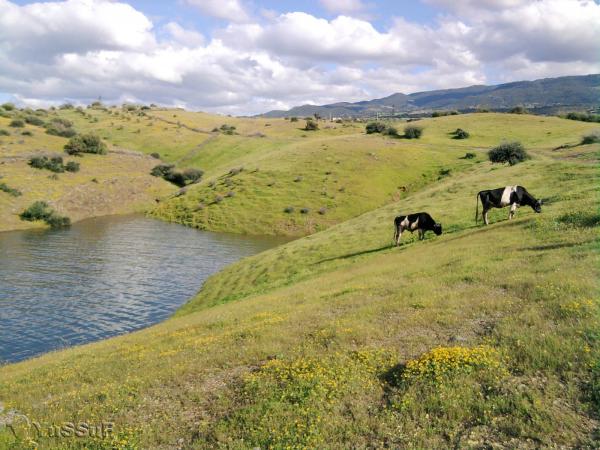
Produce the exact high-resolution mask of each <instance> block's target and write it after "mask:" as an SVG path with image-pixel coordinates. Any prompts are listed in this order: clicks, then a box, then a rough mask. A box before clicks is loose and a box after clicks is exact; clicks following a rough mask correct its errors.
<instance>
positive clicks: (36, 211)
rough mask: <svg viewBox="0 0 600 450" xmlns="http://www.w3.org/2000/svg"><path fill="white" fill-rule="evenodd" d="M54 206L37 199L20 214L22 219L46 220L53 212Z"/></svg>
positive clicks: (29, 220)
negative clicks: (51, 206)
mask: <svg viewBox="0 0 600 450" xmlns="http://www.w3.org/2000/svg"><path fill="white" fill-rule="evenodd" d="M52 212H53V211H52V208H50V206H49V205H48V203H46V202H43V201H37V202H34V203H32V204H31V205H29V207H28V208H27V209H26V210H25V211H23V212H22V213H21V214H19V217H20V218H21V220H26V221H28V222H33V221H35V220H46V219H47V218H48V217H50V214H52Z"/></svg>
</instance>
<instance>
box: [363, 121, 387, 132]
mask: <svg viewBox="0 0 600 450" xmlns="http://www.w3.org/2000/svg"><path fill="white" fill-rule="evenodd" d="M385 129H386V126H385V123H383V122H369V123H368V124H367V126H366V127H365V131H366V132H367V134H373V133H383V131H385Z"/></svg>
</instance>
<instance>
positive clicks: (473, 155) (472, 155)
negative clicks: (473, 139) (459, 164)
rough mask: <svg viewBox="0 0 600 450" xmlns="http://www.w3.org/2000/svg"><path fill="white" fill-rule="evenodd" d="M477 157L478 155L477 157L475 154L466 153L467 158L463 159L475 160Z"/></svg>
mask: <svg viewBox="0 0 600 450" xmlns="http://www.w3.org/2000/svg"><path fill="white" fill-rule="evenodd" d="M475 156H477V155H475V153H470V152H467V153H465V156H463V159H473V158H475Z"/></svg>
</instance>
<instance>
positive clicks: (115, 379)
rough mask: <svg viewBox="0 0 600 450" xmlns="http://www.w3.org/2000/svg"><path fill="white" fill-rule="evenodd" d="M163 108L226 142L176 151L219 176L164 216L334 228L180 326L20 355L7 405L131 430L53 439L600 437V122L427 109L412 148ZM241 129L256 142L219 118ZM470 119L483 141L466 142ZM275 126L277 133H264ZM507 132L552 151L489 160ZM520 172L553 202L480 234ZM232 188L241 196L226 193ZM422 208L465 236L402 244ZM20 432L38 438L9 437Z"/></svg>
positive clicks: (378, 441)
mask: <svg viewBox="0 0 600 450" xmlns="http://www.w3.org/2000/svg"><path fill="white" fill-rule="evenodd" d="M59 114H75V113H74V112H67V113H64V112H62V111H61V112H60V113H59ZM89 114H103V115H108V113H107V112H105V111H102V112H95V111H92V112H90V113H89ZM127 114H130V113H127ZM147 114H149V115H151V114H155V115H156V117H159V116H160V117H162V118H163V119H165V120H167V119H168V120H169V121H171V120H172V119H174V120H179V121H180V122H181V127H182V128H184V126H187V127H189V129H188V128H185V129H186V130H188V131H189V130H190V129H191V128H195V129H198V130H201V131H192V132H193V133H197V134H198V136H203V135H205V134H207V133H205V131H206V132H208V137H207V138H206V139H209V140H208V141H206V140H204V141H203V142H204V144H202V143H199V144H198V143H197V144H196V145H201V147H197V148H196V149H195V150H191V153H190V152H186V151H184V150H181V153H178V154H177V156H176V157H175V154H170V156H169V157H171V156H173V157H174V158H173V159H171V161H179V162H181V167H199V168H203V169H204V170H205V171H206V174H205V178H204V180H203V181H202V182H201V183H200V184H199V185H195V186H190V187H188V189H187V193H185V194H183V195H181V196H179V197H177V198H172V199H166V198H165V199H163V201H162V202H161V204H159V206H158V208H157V209H156V210H155V211H154V212H153V214H154V215H156V216H159V217H163V218H167V219H169V220H174V221H180V222H182V223H185V224H187V225H191V226H197V227H201V228H202V227H207V228H211V229H230V230H232V231H238V232H268V233H287V234H306V233H308V232H311V231H313V230H318V229H320V228H326V227H327V229H326V230H324V231H321V232H318V233H315V234H311V235H310V236H306V237H302V238H300V239H297V240H295V241H292V242H289V243H287V244H285V245H283V246H280V247H278V248H274V249H272V250H269V251H267V252H263V253H261V254H259V255H255V256H253V257H250V258H246V259H244V260H242V261H240V262H238V263H236V264H233V265H232V266H230V267H228V268H226V269H225V270H223V271H221V272H220V273H218V274H216V275H214V276H213V277H211V278H210V279H209V280H208V281H207V282H206V283H205V285H204V286H203V288H202V289H201V291H200V292H199V293H198V295H197V296H196V297H195V298H193V299H192V300H191V301H190V302H189V303H188V304H186V305H185V306H184V307H183V308H182V309H181V310H180V311H179V312H178V313H177V314H176V316H175V317H173V318H171V319H169V320H167V321H166V322H164V323H162V324H159V325H157V326H154V327H151V328H148V329H146V330H143V331H140V332H136V333H132V334H130V335H126V336H121V337H118V338H114V339H110V340H107V341H103V342H98V343H94V344H90V345H85V346H81V347H76V348H71V349H67V350H64V351H59V352H54V353H50V354H47V355H44V356H42V357H40V358H36V359H33V360H30V361H25V362H22V363H19V364H14V365H9V366H4V367H1V368H0V380H1V381H0V400H1V401H2V402H3V403H4V405H3V406H4V408H5V410H16V411H19V412H21V413H23V414H26V415H27V416H28V417H30V418H31V419H32V420H36V421H38V422H40V423H43V424H50V423H61V422H64V421H84V420H85V421H90V422H98V421H102V420H110V421H113V422H114V423H115V435H114V438H113V439H111V440H101V439H97V438H87V439H72V440H65V439H61V440H58V439H54V438H45V439H42V440H40V442H38V443H37V444H36V445H37V446H38V447H39V448H51V447H52V446H56V445H62V446H64V447H65V448H94V449H108V448H111V449H112V448H118V449H131V448H142V449H145V448H161V449H176V448H198V449H200V448H240V449H241V448H257V447H258V448H336V447H358V448H379V447H391V448H526V449H529V448H531V449H534V448H597V447H598V445H599V443H600V441H599V436H600V434H599V433H600V426H599V421H600V345H599V342H600V334H599V333H598V330H599V329H600V310H599V303H598V298H599V297H598V279H599V275H600V273H599V271H598V268H599V264H598V263H599V260H598V237H599V235H598V230H599V226H600V215H599V213H598V200H599V193H600V183H599V181H600V177H599V173H598V162H599V157H600V144H593V145H578V143H579V142H580V139H581V135H583V134H585V133H589V132H590V131H592V130H594V129H597V128H598V126H597V125H594V124H587V123H580V122H574V121H567V120H563V119H558V118H550V117H537V116H527V115H508V114H506V115H504V114H477V115H464V116H448V117H442V118H438V119H427V120H422V121H420V122H419V124H420V125H422V126H423V127H424V134H423V137H422V138H421V139H420V140H418V141H409V140H405V139H393V138H387V137H381V136H373V135H368V136H367V135H365V134H364V128H363V126H362V125H361V124H333V123H323V122H322V123H321V125H320V127H321V128H322V129H321V130H319V131H316V132H304V131H301V130H298V129H297V128H299V127H301V126H302V125H303V123H302V121H301V122H293V123H292V122H289V121H284V120H270V121H265V120H251V119H235V118H221V117H217V118H215V117H212V116H206V115H203V114H198V113H183V112H179V111H148V112H147ZM173 115H176V117H172V116H173ZM113 116H114V114H113ZM169 116H171V117H169ZM104 120H106V119H98V122H92V123H88V125H89V127H92V128H93V127H95V126H97V125H98V124H99V123H103V122H102V121H104ZM119 120H120V119H119ZM135 120H136V119H135V116H132V118H131V120H130V121H128V120H125V122H131V121H134V123H135ZM141 120H155V121H156V124H157V123H158V122H159V120H158V119H157V118H155V119H145V118H144V119H141ZM86 123H87V122H86ZM222 123H227V124H230V125H234V126H236V129H237V131H238V132H239V133H240V134H239V135H231V136H230V135H223V134H222V133H217V132H214V133H212V132H211V131H210V130H212V128H211V127H213V128H214V126H218V127H220V126H221V124H222ZM266 123H270V126H265V125H266ZM156 124H155V126H158V125H156ZM88 125H85V124H84V123H80V124H78V125H77V126H78V127H80V128H83V127H84V126H85V127H87V126H88ZM344 125H347V126H344ZM161 126H162V125H161ZM169 126H170V125H169ZM175 126H176V127H177V125H175ZM326 126H329V127H330V128H327V129H326V128H325V127H326ZM334 127H335V128H334ZM398 127H399V128H400V129H401V128H402V127H403V124H399V125H398ZM458 127H460V128H463V129H466V130H467V131H469V133H471V137H470V138H469V139H466V140H464V141H457V140H453V139H451V136H450V135H449V134H448V133H450V132H451V131H453V130H454V129H456V128H458ZM148 128H150V127H148ZM120 131H122V130H120ZM120 131H119V132H120ZM257 131H260V132H261V133H263V134H265V135H266V136H265V137H249V136H247V135H249V134H254V133H256V132H257ZM116 132H117V131H115V133H116ZM173 132H175V133H176V132H177V128H173ZM107 133H108V131H107ZM182 133H183V131H182ZM211 133H212V134H211ZM304 134H306V137H303V135H304ZM111 139H116V138H110V136H109V141H110V142H113V141H112V140H111ZM503 139H507V140H514V139H517V140H520V141H521V142H523V144H524V145H525V146H526V148H527V150H528V151H529V153H530V154H531V156H532V158H531V159H530V160H528V161H525V162H522V163H520V164H517V165H515V166H502V165H493V164H491V163H490V162H488V161H487V160H486V157H485V151H486V150H487V149H489V148H490V147H492V146H494V145H496V144H498V143H500V142H501V141H502V140H503ZM125 142H127V144H126V145H127V146H128V147H129V148H133V149H137V150H139V148H136V147H135V146H134V145H133V144H132V143H133V140H132V141H123V142H122V144H123V145H125ZM227 143H229V144H231V145H228V144H227ZM236 143H237V144H239V145H237V144H236ZM255 143H259V144H255ZM565 145H567V146H566V147H564V146H565ZM561 146H563V147H562V148H557V147H561ZM182 148H183V147H182ZM154 150H157V151H159V152H160V153H161V157H162V156H163V153H165V151H164V150H163V151H160V150H158V149H156V148H155V149H154ZM224 150H226V151H224ZM466 152H472V153H475V155H476V156H475V158H473V159H461V158H462V157H463V156H464V155H465V153H466ZM337 161H339V163H337ZM83 162H85V158H84V159H83ZM242 166H243V170H241V171H235V170H234V171H233V172H232V173H231V174H230V173H229V172H230V170H231V169H236V168H237V169H239V168H240V167H242ZM256 169H258V171H256ZM441 169H449V170H450V171H449V172H446V171H443V172H440V170H441ZM328 172H330V173H328ZM295 177H301V180H299V181H294V179H295ZM226 180H231V181H229V182H228V181H226ZM212 181H215V185H214V186H211V182H212ZM335 181H337V183H336V182H335ZM271 182H273V184H271V185H270V186H269V183H271ZM512 184H521V185H524V186H526V187H527V188H528V189H529V190H530V192H531V193H532V194H534V195H535V196H536V197H537V198H541V199H542V200H543V203H544V206H543V212H542V213H541V214H535V213H534V212H533V211H532V210H531V209H530V208H527V207H523V208H521V209H519V210H518V211H517V215H516V219H515V220H513V221H508V220H507V219H506V218H507V214H508V211H507V210H506V209H504V210H495V211H493V213H491V214H490V216H491V217H490V218H491V221H492V224H491V225H490V226H487V227H484V226H482V225H481V223H479V225H476V224H475V220H474V213H475V201H476V200H475V199H476V197H475V195H476V193H477V191H479V190H480V189H484V188H494V187H500V186H506V185H512ZM338 186H339V187H345V189H344V190H343V191H340V190H339V188H338ZM402 186H403V187H405V189H400V187H402ZM226 189H228V190H231V191H233V192H235V194H234V195H233V196H229V197H227V196H225V195H223V197H224V198H223V199H222V200H221V201H219V202H216V203H213V204H210V203H209V201H208V200H209V199H211V198H212V199H214V197H213V196H214V195H217V194H219V195H220V194H227V192H226ZM323 190H325V191H326V193H327V194H326V195H323V194H322V191H323ZM313 191H314V192H313ZM332 197H333V198H332ZM200 202H202V203H203V207H201V208H199V207H198V206H199V203H200ZM300 202H302V203H300ZM326 202H328V203H326ZM286 206H293V207H294V208H295V209H294V212H292V213H285V212H284V211H283V208H285V207H286ZM322 206H326V207H327V211H326V212H325V214H319V213H318V209H319V208H320V207H322ZM302 207H306V208H308V209H309V211H308V212H307V213H306V214H302V213H301V212H300V211H299V208H302ZM421 210H425V211H428V212H430V213H431V214H432V216H433V217H434V218H436V219H437V220H439V221H440V222H441V223H442V224H443V226H444V234H443V235H442V236H439V237H436V236H433V235H431V234H429V235H428V236H427V239H426V240H425V241H423V242H419V241H417V240H416V236H411V235H410V234H408V235H406V236H405V237H404V241H403V243H402V245H401V246H400V247H393V246H392V245H391V244H392V242H391V241H392V233H393V226H392V224H393V218H394V216H395V215H397V214H399V213H407V212H416V211H421ZM309 221H312V222H310V223H309ZM227 227H229V228H227ZM3 445H4V447H8V448H11V447H10V446H13V448H22V447H23V446H25V445H31V448H33V447H34V444H32V443H27V441H25V440H18V439H15V438H14V436H13V435H12V434H10V433H9V432H8V431H4V432H3V431H1V430H0V447H2V446H3Z"/></svg>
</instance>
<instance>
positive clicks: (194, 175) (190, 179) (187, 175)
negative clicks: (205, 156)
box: [183, 169, 204, 184]
mask: <svg viewBox="0 0 600 450" xmlns="http://www.w3.org/2000/svg"><path fill="white" fill-rule="evenodd" d="M203 174H204V172H202V171H201V170H198V169H185V170H184V171H183V178H184V180H185V184H193V183H197V182H198V181H199V180H200V178H202V175H203Z"/></svg>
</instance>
